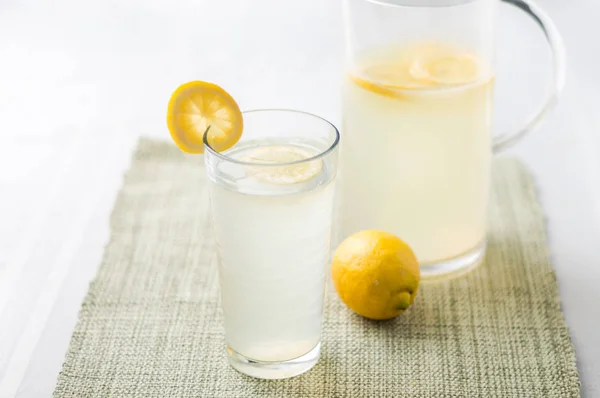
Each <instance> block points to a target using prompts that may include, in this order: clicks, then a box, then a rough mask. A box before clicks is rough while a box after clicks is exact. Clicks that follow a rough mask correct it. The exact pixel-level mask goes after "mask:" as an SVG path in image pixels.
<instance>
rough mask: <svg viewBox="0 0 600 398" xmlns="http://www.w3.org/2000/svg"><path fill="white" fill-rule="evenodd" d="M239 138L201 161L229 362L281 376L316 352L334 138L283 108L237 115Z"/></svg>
mask: <svg viewBox="0 0 600 398" xmlns="http://www.w3.org/2000/svg"><path fill="white" fill-rule="evenodd" d="M243 116H244V132H243V134H242V138H241V139H240V141H239V142H238V143H237V144H236V145H235V146H233V147H232V148H230V149H228V150H227V151H225V152H221V153H219V152H216V151H214V150H213V149H212V148H211V147H210V145H209V144H208V143H207V141H206V138H205V141H204V143H205V162H206V170H207V174H208V177H209V187H210V188H209V189H210V201H211V210H212V217H213V222H214V232H215V238H216V243H217V254H218V260H219V280H220V287H221V304H222V308H223V314H224V320H225V340H226V344H227V355H228V358H229V362H230V364H231V365H232V366H233V367H234V368H235V369H237V370H238V371H240V372H242V373H244V374H247V375H249V376H253V377H258V378H265V379H281V378H287V377H292V376H296V375H298V374H301V373H303V372H306V371H307V370H309V369H310V368H312V367H313V366H314V365H315V364H316V363H317V361H318V359H319V355H320V336H321V323H322V316H323V299H324V289H325V280H326V275H327V272H326V268H327V265H328V262H329V255H330V247H329V246H330V237H331V224H332V211H333V199H334V189H335V178H336V173H337V157H338V143H339V139H340V137H339V133H338V131H337V129H336V128H335V126H333V125H332V124H331V123H329V122H328V121H326V120H324V119H322V118H320V117H318V116H315V115H311V114H308V113H304V112H298V111H291V110H277V109H273V110H256V111H249V112H244V113H243Z"/></svg>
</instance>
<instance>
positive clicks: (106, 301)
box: [54, 140, 579, 398]
mask: <svg viewBox="0 0 600 398" xmlns="http://www.w3.org/2000/svg"><path fill="white" fill-rule="evenodd" d="M492 191H493V192H492V204H491V206H490V213H489V215H490V235H489V246H488V253H487V257H486V260H485V263H484V264H483V265H482V266H480V267H479V268H478V269H476V270H474V271H473V272H471V273H469V274H468V275H466V276H464V277H460V278H457V279H455V280H452V281H449V282H444V283H438V284H425V285H422V287H421V290H420V292H419V295H418V296H417V299H416V301H415V304H414V306H413V307H412V308H411V309H410V310H409V311H408V312H407V313H405V314H404V315H402V316H400V317H398V318H397V319H395V320H392V321H386V322H373V321H369V320H366V319H363V318H361V317H359V316H357V315H354V314H353V313H351V312H350V311H349V310H348V309H347V308H346V307H345V306H344V305H343V304H341V303H340V301H339V300H338V299H337V297H336V295H335V293H333V292H331V291H330V292H329V294H328V299H327V303H326V314H325V325H324V331H323V347H322V358H321V360H320V362H319V363H318V364H317V366H316V367H315V368H313V369H312V370H311V371H310V372H308V373H306V374H304V375H302V376H299V377H296V378H293V379H289V380H282V381H262V380H256V379H252V378H249V377H246V376H244V375H241V374H239V373H237V372H236V371H234V370H233V369H232V368H230V367H229V365H228V364H227V361H226V358H225V352H224V345H223V344H224V343H223V330H222V325H221V313H220V309H219V297H218V280H217V277H216V274H217V267H216V259H215V252H214V247H213V239H212V237H211V225H210V223H209V217H208V198H207V189H206V180H205V177H204V170H203V166H202V158H201V157H197V156H196V157H194V156H187V155H184V154H182V153H180V151H179V150H178V149H176V148H174V147H173V146H172V145H170V144H167V143H162V142H156V141H151V140H142V141H141V142H140V145H139V148H138V150H137V152H136V154H135V156H134V158H133V162H132V165H131V168H130V170H129V171H128V172H127V174H126V176H125V180H124V184H123V188H122V190H121V192H120V194H119V196H118V199H117V202H116V204H115V208H114V211H113V214H112V218H111V231H112V233H111V238H110V242H109V243H108V245H107V247H106V250H105V254H104V259H103V261H102V264H101V265H100V268H99V270H98V274H97V276H96V278H95V280H94V281H93V282H92V284H91V286H90V290H89V292H88V294H87V297H86V298H85V301H84V303H83V307H82V309H81V313H80V316H79V322H78V324H77V326H76V328H75V331H74V333H73V337H72V340H71V344H70V347H69V350H68V353H67V356H66V359H65V363H64V365H63V369H62V372H61V373H60V376H59V380H58V384H57V387H56V390H55V393H54V397H56V398H67V397H69V398H71V397H77V398H82V397H118V398H125V397H131V398H134V397H135V398H167V397H185V398H188V397H302V398H317V397H318V398H321V397H339V398H344V397H348V398H350V397H352V398H360V397H379V398H383V397H414V398H425V397H428V398H429V397H431V398H444V397H448V398H450V397H452V398H455V397H456V398H458V397H486V398H487V397H490V398H491V397H497V398H512V397H515V398H517V397H518V398H523V397H543V398H551V397H557V398H558V397H560V398H565V397H579V380H578V373H577V368H576V365H575V355H574V350H573V348H572V345H571V341H570V338H569V333H568V329H567V327H566V325H565V322H564V320H563V316H562V313H561V309H560V301H559V297H558V289H557V283H556V278H555V275H554V272H553V269H552V265H551V263H550V259H549V253H548V248H547V243H546V234H545V230H544V227H545V226H544V216H543V213H542V211H541V208H540V206H539V204H538V202H537V199H536V195H535V189H534V185H533V183H532V180H531V178H530V176H529V175H528V173H527V172H526V171H525V170H524V168H523V167H522V166H521V165H520V164H519V163H518V162H517V161H515V160H511V159H503V160H497V161H496V162H495V164H494V172H493V190H492Z"/></svg>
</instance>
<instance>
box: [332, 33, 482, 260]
mask: <svg viewBox="0 0 600 398" xmlns="http://www.w3.org/2000/svg"><path fill="white" fill-rule="evenodd" d="M492 90H493V76H492V75H491V73H490V68H489V66H488V65H485V64H484V63H483V62H482V60H480V59H478V58H477V56H475V55H473V54H470V53H466V52H463V51H460V50H458V49H455V48H452V47H450V46H445V45H442V44H421V45H415V46H412V47H405V48H392V47H389V48H384V49H379V50H377V51H372V52H370V53H368V54H365V56H364V57H363V58H362V59H361V60H360V62H359V63H358V65H356V67H355V70H353V71H350V74H349V75H348V76H347V78H346V79H345V83H344V89H343V98H342V101H343V131H342V141H341V145H342V148H341V163H340V167H341V169H340V179H341V192H340V194H341V195H340V197H341V201H342V203H341V205H342V211H341V217H340V221H341V223H342V228H341V232H342V236H341V237H340V238H344V237H346V236H348V235H350V234H352V233H354V232H356V231H359V230H363V229H380V230H384V231H387V232H391V233H393V234H395V235H397V236H399V237H400V238H402V239H403V240H404V241H406V242H407V243H408V244H409V245H410V246H411V247H412V248H413V250H414V251H415V253H416V255H417V257H418V259H419V261H420V263H421V265H427V264H432V263H436V262H440V261H444V260H448V259H451V258H453V257H457V256H460V255H461V254H465V253H467V252H469V251H470V250H472V249H474V248H476V247H477V246H478V245H479V244H480V243H482V241H483V240H484V236H485V224H486V222H485V212H486V209H485V208H486V203H487V196H488V186H489V173H490V162H491V111H492V109H491V104H492Z"/></svg>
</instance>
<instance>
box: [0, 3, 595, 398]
mask: <svg viewBox="0 0 600 398" xmlns="http://www.w3.org/2000/svg"><path fill="white" fill-rule="evenodd" d="M540 4H541V5H542V6H543V7H544V8H545V9H546V10H547V11H548V12H549V14H550V15H551V16H552V17H553V18H554V19H555V20H556V23H557V25H558V26H559V28H560V29H561V31H562V33H563V34H564V38H565V41H566V44H567V50H568V55H569V74H568V81H567V88H566V90H565V92H564V96H563V99H562V101H561V103H560V105H559V107H558V108H557V109H556V110H555V111H554V112H553V114H552V115H551V116H550V117H549V119H548V120H547V121H546V123H545V124H544V125H543V126H542V128H541V129H539V130H538V131H537V132H535V133H534V134H532V135H531V136H529V137H527V138H526V139H525V140H524V141H523V142H521V143H520V145H519V146H518V147H517V148H515V149H514V150H512V151H510V152H511V153H512V154H513V155H516V156H519V157H520V158H522V159H523V161H525V162H526V163H527V165H528V166H529V167H530V169H531V170H532V172H533V173H534V175H535V178H536V180H537V185H538V189H539V192H540V195H541V201H542V205H543V207H544V209H545V211H546V214H547V221H548V230H549V243H550V247H551V251H552V258H553V261H554V264H555V267H556V273H557V275H558V280H559V285H560V292H561V298H562V303H563V308H564V314H565V318H566V320H567V323H568V325H569V327H570V330H571V335H572V339H573V342H574V344H575V347H576V349H577V360H578V367H579V371H580V374H581V382H582V392H583V394H582V396H583V397H600V307H599V305H598V303H600V250H599V249H600V245H599V243H600V106H599V104H600V77H599V76H600V41H598V38H599V37H600V28H599V25H600V18H599V17H600V2H599V1H597V0H540ZM499 18H500V29H499V30H500V35H499V50H498V51H499V55H498V58H499V64H498V69H497V70H498V93H497V97H498V106H497V108H498V110H497V118H496V119H497V127H498V129H500V130H502V129H507V128H511V127H514V126H517V125H518V124H519V122H520V121H521V120H522V119H523V118H524V117H525V116H526V113H527V110H528V109H532V107H534V106H535V104H536V101H538V100H539V98H540V97H541V92H542V91H541V90H542V88H543V84H544V79H546V78H547V77H548V72H547V69H546V68H545V67H544V65H545V64H546V63H547V62H548V53H547V49H546V48H545V47H544V45H543V38H542V36H541V34H540V33H539V32H537V31H536V29H535V26H534V24H532V23H531V22H530V21H528V20H527V19H526V18H525V17H524V16H521V15H520V14H519V12H518V11H515V10H511V9H510V8H508V7H504V8H503V9H502V11H501V12H500V15H499ZM341 54H342V31H341V16H340V9H339V3H338V1H337V0H327V1H323V0H303V1H281V0H252V1H249V0H220V1H210V0H179V1H177V2H168V1H167V0H128V1H119V0H104V1H94V2H92V1H77V0H54V1H52V0H47V1H44V0H2V1H0V398H9V397H10V398H12V397H23V398H25V397H28V398H29V397H31V398H37V397H49V396H51V393H52V390H53V387H54V384H55V382H56V377H57V375H58V372H59V370H60V366H61V364H62V361H63V358H64V355H65V352H66V349H67V346H68V343H69V339H70V335H71V332H72V330H73V327H74V324H75V322H76V319H77V313H78V310H79V307H80V304H81V301H82V299H83V296H84V294H85V293H86V291H87V287H88V283H89V281H90V279H91V278H92V277H93V276H94V273H95V270H96V267H97V266H98V264H99V262H100V260H101V256H102V250H103V246H104V245H105V243H106V241H107V239H108V220H109V214H110V211H111V208H112V204H113V202H114V199H115V196H116V193H117V190H118V188H119V186H120V182H121V178H122V173H123V172H124V170H125V169H126V167H127V165H128V162H129V158H130V156H131V155H130V153H131V151H132V149H133V147H134V144H135V142H136V140H137V138H138V136H141V135H147V136H153V137H160V138H165V139H167V138H168V133H167V130H166V127H165V109H166V102H167V100H168V97H169V95H170V93H171V91H172V90H173V89H174V88H175V87H176V86H177V85H178V84H180V83H182V82H185V81H188V80H193V79H203V80H212V81H215V82H218V83H220V84H221V85H223V86H224V87H226V88H227V89H228V90H229V91H230V92H231V93H232V94H233V96H234V97H235V98H236V99H238V101H239V103H240V105H241V107H242V108H243V109H250V108H257V107H272V106H275V107H290V108H298V109H302V110H306V111H309V112H314V113H317V114H320V115H322V116H324V117H326V118H328V119H330V120H332V121H333V122H334V123H336V124H339V100H338V95H339V94H338V92H339V82H340V73H339V71H340V68H341V61H340V59H341Z"/></svg>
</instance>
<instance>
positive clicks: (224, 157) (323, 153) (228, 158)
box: [202, 108, 340, 167]
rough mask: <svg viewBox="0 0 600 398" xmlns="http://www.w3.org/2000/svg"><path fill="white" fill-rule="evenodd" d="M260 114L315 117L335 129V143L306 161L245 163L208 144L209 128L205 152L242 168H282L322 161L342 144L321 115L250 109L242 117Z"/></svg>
mask: <svg viewBox="0 0 600 398" xmlns="http://www.w3.org/2000/svg"><path fill="white" fill-rule="evenodd" d="M259 112H283V113H296V114H301V115H304V116H310V117H313V118H316V119H320V120H322V121H323V122H325V123H326V124H328V125H329V126H331V127H332V128H333V131H334V133H335V139H334V140H333V143H332V144H331V145H330V146H329V147H328V148H327V149H325V150H323V151H321V152H319V153H318V154H316V155H314V156H311V157H309V158H306V159H300V160H294V161H293V162H284V163H263V162H245V161H243V160H239V159H234V158H232V157H231V156H227V154H224V153H221V152H217V151H215V150H214V149H213V148H212V147H211V146H210V144H209V143H208V131H209V128H210V126H209V128H207V129H206V131H205V132H204V135H203V136H202V141H203V143H204V148H205V152H206V151H208V152H209V153H210V154H211V155H212V156H216V157H218V158H219V159H221V160H224V161H227V162H230V163H234V164H238V165H242V166H254V167H256V166H260V167H282V166H293V165H297V164H302V163H308V162H313V161H315V160H318V159H321V158H323V157H325V156H327V155H329V154H330V153H331V152H333V151H334V150H335V149H337V147H338V144H339V142H340V132H339V130H338V128H337V127H335V125H334V124H333V123H331V122H330V121H329V120H327V119H325V118H324V117H321V116H319V115H315V114H314V113H310V112H305V111H299V110H295V109H285V108H259V109H250V110H247V111H243V112H242V115H246V114H249V113H259ZM242 134H244V132H243V131H242ZM234 146H235V145H234Z"/></svg>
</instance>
